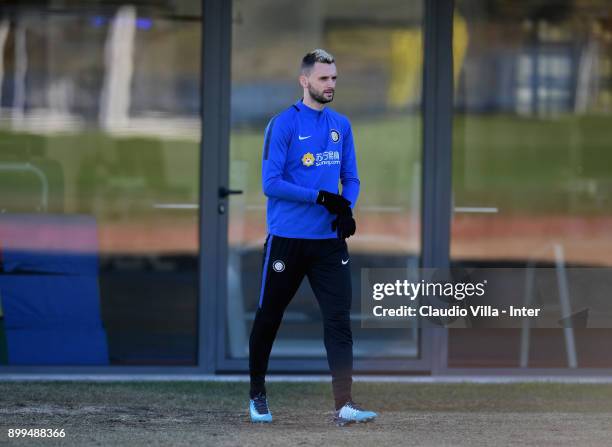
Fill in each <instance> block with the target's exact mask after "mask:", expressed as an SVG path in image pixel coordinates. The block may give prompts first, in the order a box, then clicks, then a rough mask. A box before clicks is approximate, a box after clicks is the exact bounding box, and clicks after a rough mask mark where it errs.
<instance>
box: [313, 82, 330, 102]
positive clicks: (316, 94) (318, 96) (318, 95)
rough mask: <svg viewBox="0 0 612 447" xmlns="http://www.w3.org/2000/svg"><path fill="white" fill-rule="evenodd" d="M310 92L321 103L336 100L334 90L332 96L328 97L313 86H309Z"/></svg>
mask: <svg viewBox="0 0 612 447" xmlns="http://www.w3.org/2000/svg"><path fill="white" fill-rule="evenodd" d="M308 93H310V97H311V98H312V99H314V100H315V101H317V102H318V103H319V104H327V103H328V102H332V101H333V100H334V92H332V94H331V98H329V99H328V98H326V97H325V96H324V95H325V94H324V93H323V92H318V91H316V90H315V89H314V88H313V87H312V86H310V85H309V86H308Z"/></svg>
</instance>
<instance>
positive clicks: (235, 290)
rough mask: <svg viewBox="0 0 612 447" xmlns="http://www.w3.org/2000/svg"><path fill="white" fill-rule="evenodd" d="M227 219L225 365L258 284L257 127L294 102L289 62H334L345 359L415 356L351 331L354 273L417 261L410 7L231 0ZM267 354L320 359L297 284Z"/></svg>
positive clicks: (316, 327)
mask: <svg viewBox="0 0 612 447" xmlns="http://www.w3.org/2000/svg"><path fill="white" fill-rule="evenodd" d="M233 5H234V6H233V9H234V26H233V37H232V100H231V105H232V107H231V119H232V127H231V147H230V159H231V169H230V183H231V187H232V189H241V190H244V191H245V194H244V195H241V196H232V198H231V200H230V220H229V244H230V247H229V248H230V260H229V265H228V268H229V278H230V284H229V297H228V320H227V324H228V337H229V338H228V340H229V341H228V346H227V352H228V357H231V358H245V357H247V356H248V335H249V332H250V329H251V325H252V321H253V316H254V313H255V310H256V308H257V305H258V299H259V291H260V286H261V271H262V254H263V253H262V246H263V242H264V239H265V237H266V231H267V229H266V215H265V204H266V198H265V196H264V194H263V192H262V186H261V163H262V160H261V157H262V146H263V135H264V130H265V127H266V125H267V123H268V121H269V120H270V119H271V118H272V117H273V116H274V115H275V114H277V113H280V112H281V111H283V110H284V109H285V108H287V107H289V106H291V104H293V103H295V102H296V101H297V100H298V99H300V98H301V96H302V90H301V88H300V86H299V84H298V74H299V67H300V62H301V59H302V57H303V56H304V54H306V52H307V51H310V50H312V49H314V48H318V47H321V48H325V49H326V50H327V51H329V52H330V53H332V54H333V55H334V56H335V58H336V65H337V69H338V84H337V89H336V96H335V99H334V101H333V103H331V104H330V106H331V107H332V108H333V109H335V110H337V111H339V112H340V113H343V114H345V115H346V116H348V118H349V119H350V120H351V123H352V128H353V133H354V139H355V148H356V155H357V163H358V168H359V176H360V179H361V193H360V197H359V201H358V203H357V206H356V208H355V215H356V221H357V233H356V235H355V236H354V237H351V238H350V239H349V240H348V245H349V250H350V253H351V263H352V276H353V306H352V322H353V323H352V324H353V338H354V341H355V344H354V353H355V357H356V358H364V359H366V358H372V357H401V358H415V357H418V356H419V355H420V352H419V348H418V346H419V340H418V332H417V330H416V329H414V330H399V329H398V330H391V329H389V330H385V331H372V330H367V329H361V315H360V304H359V284H360V281H359V275H360V269H361V268H362V267H375V266H385V267H386V266H389V267H399V266H404V267H408V266H416V265H418V257H419V254H420V229H419V222H420V203H419V200H420V183H421V177H420V175H421V114H420V108H419V107H420V101H421V93H420V92H421V76H422V30H421V22H422V4H421V2H405V1H400V0H386V1H382V2H377V5H376V8H372V5H371V2H365V1H359V2H355V1H344V0H334V1H314V2H307V3H296V2H290V1H283V0H268V1H265V2H256V3H254V2H247V1H240V0H234V3H233ZM272 356H273V357H275V358H285V357H311V358H325V350H324V347H323V343H322V322H321V317H320V313H319V309H318V305H317V304H316V300H315V298H314V296H313V293H312V291H311V289H310V286H309V284H308V281H307V280H305V281H303V282H302V286H301V287H300V289H299V290H298V292H297V294H296V295H295V297H294V298H293V301H292V302H291V304H290V305H289V307H288V309H287V312H286V313H285V315H284V319H283V324H282V325H281V327H280V330H279V333H278V336H277V338H276V341H275V344H274V347H273V351H272Z"/></svg>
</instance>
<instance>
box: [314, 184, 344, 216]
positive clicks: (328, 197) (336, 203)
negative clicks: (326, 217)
mask: <svg viewBox="0 0 612 447" xmlns="http://www.w3.org/2000/svg"><path fill="white" fill-rule="evenodd" d="M317 203H318V204H319V205H323V206H324V207H325V208H326V209H327V211H329V212H330V213H332V214H342V213H345V212H346V210H347V209H348V210H350V208H349V207H350V205H351V202H349V201H348V200H346V199H345V198H344V197H342V196H341V195H338V194H334V193H331V192H329V191H323V190H321V191H319V195H318V196H317Z"/></svg>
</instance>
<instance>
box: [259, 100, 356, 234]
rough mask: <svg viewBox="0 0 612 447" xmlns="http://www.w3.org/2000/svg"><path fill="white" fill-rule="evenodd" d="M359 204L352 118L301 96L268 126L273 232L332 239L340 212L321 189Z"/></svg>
mask: <svg viewBox="0 0 612 447" xmlns="http://www.w3.org/2000/svg"><path fill="white" fill-rule="evenodd" d="M339 182H341V184H342V196H343V197H345V198H346V199H347V200H349V201H350V202H351V207H354V206H355V203H356V202H357V197H358V195H359V176H358V174H357V161H356V159H355V147H354V144H353V133H352V131H351V123H350V122H349V120H348V118H346V117H345V116H343V115H341V114H339V113H338V112H335V111H334V110H331V109H329V108H327V107H326V108H324V109H323V110H322V111H318V110H315V109H312V108H310V107H308V106H307V105H305V104H304V103H303V102H302V101H301V100H300V101H298V102H297V103H295V104H294V105H292V106H291V107H289V108H288V109H286V110H285V111H283V112H282V113H280V114H278V115H276V116H275V117H274V118H272V119H271V120H270V123H269V124H268V126H267V127H266V132H265V136H264V145H263V163H262V183H263V191H264V194H265V195H266V196H267V197H268V207H267V224H268V232H269V233H270V234H272V235H274V236H281V237H289V238H303V239H327V238H335V237H337V235H336V233H335V232H334V231H332V229H331V222H332V220H334V219H335V216H334V215H332V214H330V213H329V212H328V211H327V210H326V209H325V207H323V206H322V205H318V204H317V203H316V200H317V196H318V193H319V190H326V191H330V192H333V193H339V190H338V187H339V186H338V183H339Z"/></svg>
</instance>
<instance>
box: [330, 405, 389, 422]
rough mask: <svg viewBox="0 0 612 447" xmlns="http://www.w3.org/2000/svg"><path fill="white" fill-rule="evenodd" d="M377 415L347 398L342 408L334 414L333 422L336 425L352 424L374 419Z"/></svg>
mask: <svg viewBox="0 0 612 447" xmlns="http://www.w3.org/2000/svg"><path fill="white" fill-rule="evenodd" d="M377 416H378V415H377V414H376V413H374V412H373V411H367V410H364V409H363V408H361V407H360V406H359V405H357V404H356V403H355V402H353V401H351V400H349V401H348V402H347V403H345V404H344V406H343V407H342V408H340V409H339V410H337V411H336V413H335V414H334V422H335V423H336V425H338V426H343V425H347V424H352V423H353V422H369V421H373V420H374V419H376V417H377Z"/></svg>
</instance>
